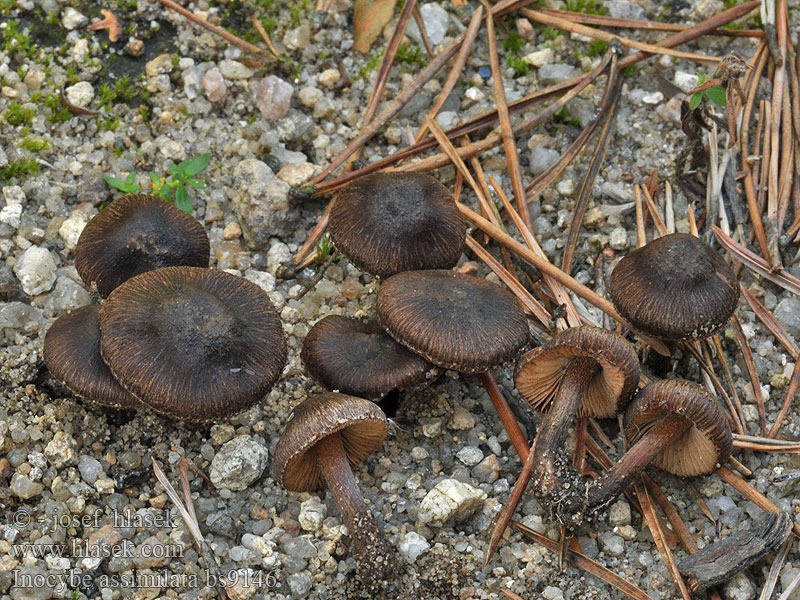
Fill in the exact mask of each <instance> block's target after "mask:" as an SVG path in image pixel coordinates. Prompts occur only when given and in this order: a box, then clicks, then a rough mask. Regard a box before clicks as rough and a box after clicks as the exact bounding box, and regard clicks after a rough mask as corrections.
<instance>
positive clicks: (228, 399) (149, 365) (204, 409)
mask: <svg viewBox="0 0 800 600" xmlns="http://www.w3.org/2000/svg"><path fill="white" fill-rule="evenodd" d="M100 330H101V332H102V333H101V336H100V341H101V352H102V354H103V358H104V359H105V361H106V364H108V366H109V368H110V369H111V372H112V373H113V374H114V376H115V377H116V378H117V380H118V381H119V382H120V383H121V384H122V385H123V386H124V387H125V388H126V389H127V390H128V391H129V392H131V393H132V394H133V395H134V396H136V397H137V398H139V399H140V400H141V401H142V402H144V403H145V404H147V405H148V406H150V407H151V408H153V409H154V410H155V411H157V412H159V413H162V414H165V415H168V416H171V417H176V418H178V419H182V420H185V421H190V422H195V423H205V422H210V421H215V420H218V419H222V418H226V417H229V416H232V415H234V414H237V413H239V412H242V411H244V410H247V409H248V408H250V407H251V406H253V405H254V404H257V403H258V402H260V401H261V400H262V399H263V398H264V397H265V396H266V394H267V393H268V392H269V390H270V389H271V388H272V386H273V385H274V384H275V382H276V381H277V379H278V377H280V375H281V373H282V371H283V368H284V367H285V366H286V359H287V349H286V339H285V336H284V333H283V327H282V325H281V321H280V318H279V317H278V314H277V312H276V310H275V308H274V307H273V306H272V303H271V302H270V300H269V296H267V294H266V292H264V291H263V290H262V289H261V288H260V287H258V286H257V285H256V284H254V283H252V282H250V281H248V280H247V279H244V278H242V277H237V276H235V275H231V274H229V273H225V272H224V271H216V270H211V269H203V268H199V267H167V268H165V269H158V270H155V271H148V272H147V273H142V274H141V275H137V276H136V277H133V278H132V279H129V280H128V281H126V282H125V283H123V284H122V285H121V286H119V287H118V288H116V289H115V290H114V291H113V292H111V295H110V296H109V297H108V299H107V300H106V301H105V303H104V304H103V308H102V309H101V311H100Z"/></svg>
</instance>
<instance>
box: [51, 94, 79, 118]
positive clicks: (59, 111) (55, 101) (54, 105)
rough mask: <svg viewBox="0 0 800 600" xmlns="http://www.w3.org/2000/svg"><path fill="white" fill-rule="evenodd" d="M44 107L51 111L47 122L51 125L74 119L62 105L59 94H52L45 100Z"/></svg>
mask: <svg viewBox="0 0 800 600" xmlns="http://www.w3.org/2000/svg"><path fill="white" fill-rule="evenodd" d="M44 105H45V106H46V107H47V108H49V109H50V115H49V116H48V117H47V120H48V121H50V122H51V123H63V122H64V121H69V120H70V119H71V118H72V114H71V113H70V112H69V111H68V110H67V109H66V108H64V105H63V104H61V97H60V96H59V95H58V94H51V95H49V96H48V97H47V98H45V99H44Z"/></svg>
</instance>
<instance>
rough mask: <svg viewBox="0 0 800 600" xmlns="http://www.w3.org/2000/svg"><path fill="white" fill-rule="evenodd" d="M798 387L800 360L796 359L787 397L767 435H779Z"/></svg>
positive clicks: (799, 382)
mask: <svg viewBox="0 0 800 600" xmlns="http://www.w3.org/2000/svg"><path fill="white" fill-rule="evenodd" d="M798 387H800V360H797V359H795V363H794V369H792V378H791V379H790V380H789V389H788V390H786V397H785V398H784V399H783V405H782V406H781V409H780V410H779V411H778V416H777V417H775V422H774V423H773V424H772V428H771V429H770V430H769V433H767V437H771V438H774V437H775V436H777V435H778V432H779V431H780V430H781V426H782V425H783V421H784V420H785V419H786V417H787V415H788V414H789V411H790V410H791V409H792V403H793V402H794V397H795V396H796V395H797V389H798Z"/></svg>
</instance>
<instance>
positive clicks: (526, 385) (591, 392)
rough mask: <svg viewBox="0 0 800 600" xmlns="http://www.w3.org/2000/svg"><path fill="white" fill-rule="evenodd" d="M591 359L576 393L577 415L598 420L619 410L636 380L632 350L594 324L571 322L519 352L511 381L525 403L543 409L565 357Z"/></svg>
mask: <svg viewBox="0 0 800 600" xmlns="http://www.w3.org/2000/svg"><path fill="white" fill-rule="evenodd" d="M576 357H586V358H591V359H593V360H595V361H597V363H598V365H599V368H598V369H597V371H596V372H595V373H594V375H593V376H592V379H591V381H590V382H589V384H588V386H587V388H586V392H585V393H584V394H583V396H582V398H581V404H580V408H579V409H578V416H581V417H593V418H597V419H604V418H608V417H613V416H614V415H616V414H617V413H619V412H621V411H622V410H623V409H624V408H625V405H626V404H627V402H628V400H630V397H631V395H632V394H633V393H634V392H635V391H636V384H637V383H638V381H639V360H638V358H637V357H636V351H635V350H634V349H633V347H632V346H631V345H630V344H629V343H628V342H627V341H625V339H624V338H622V337H621V336H619V335H617V334H616V333H614V332H613V331H609V330H607V329H600V328H598V327H573V328H572V329H567V330H566V331H562V332H561V333H559V334H558V335H556V336H553V337H552V338H551V339H550V340H549V341H548V342H547V343H545V344H543V345H542V346H539V347H538V348H534V349H533V350H531V351H530V352H527V353H525V354H524V355H523V356H522V357H521V358H520V360H519V362H518V364H517V374H516V378H515V383H516V386H517V389H518V390H519V393H520V394H521V395H522V397H523V398H524V399H525V401H526V402H527V403H528V404H530V406H531V408H533V409H534V410H538V411H540V412H545V411H546V410H547V408H548V407H549V406H550V402H552V400H553V398H554V397H555V395H556V392H557V391H558V387H559V385H560V384H561V378H562V377H563V375H564V371H565V369H566V368H567V366H568V365H569V363H570V360H571V359H573V358H576Z"/></svg>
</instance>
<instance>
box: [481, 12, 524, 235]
mask: <svg viewBox="0 0 800 600" xmlns="http://www.w3.org/2000/svg"><path fill="white" fill-rule="evenodd" d="M486 31H487V34H488V39H489V62H490V63H491V66H492V80H493V81H494V96H495V101H496V102H497V116H498V118H499V119H500V131H501V134H502V138H503V148H504V149H505V154H506V162H507V164H508V175H509V177H510V178H511V189H513V190H514V199H515V200H516V201H517V212H518V213H519V214H520V215H521V216H522V222H523V223H525V225H526V226H527V227H528V229H533V222H532V221H531V214H530V212H529V211H528V203H527V201H526V199H525V186H524V185H522V171H521V169H520V166H519V152H518V151H517V143H516V141H515V140H514V128H513V127H512V125H511V117H510V115H509V112H508V102H506V90H505V88H504V87H503V72H502V70H501V68H500V55H499V54H498V52H497V36H496V34H495V30H494V17H493V16H492V15H491V14H487V15H486Z"/></svg>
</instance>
